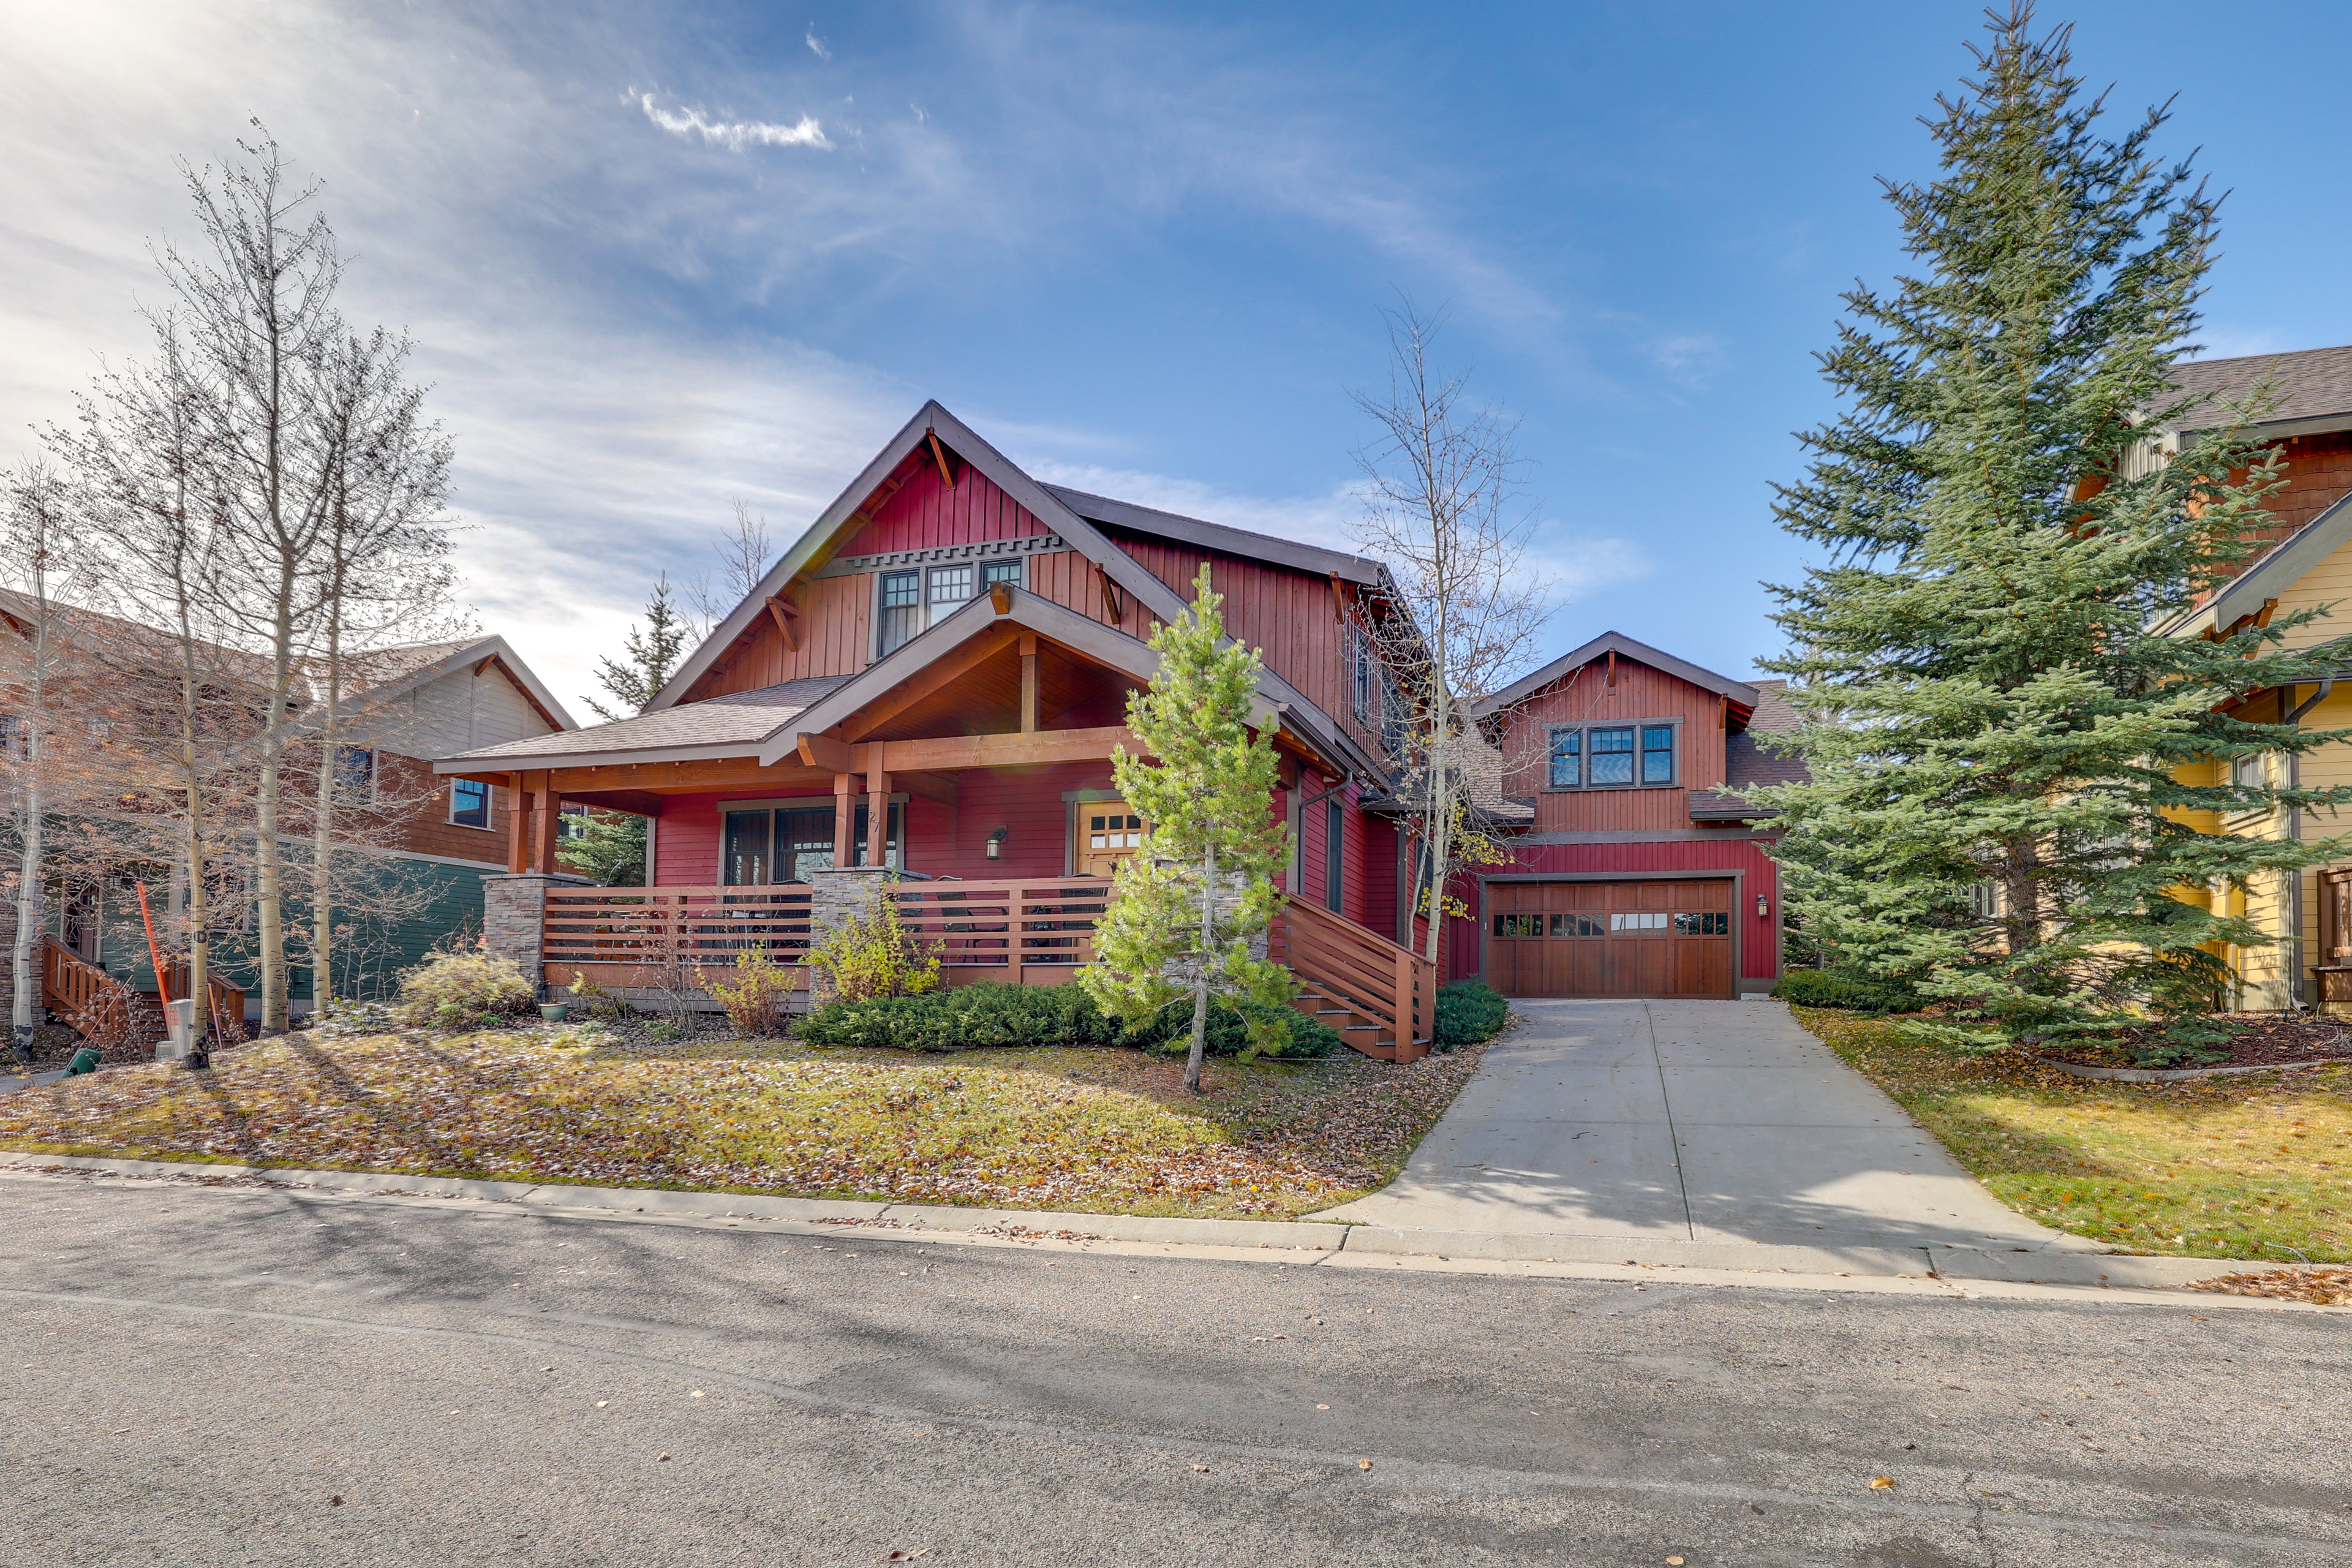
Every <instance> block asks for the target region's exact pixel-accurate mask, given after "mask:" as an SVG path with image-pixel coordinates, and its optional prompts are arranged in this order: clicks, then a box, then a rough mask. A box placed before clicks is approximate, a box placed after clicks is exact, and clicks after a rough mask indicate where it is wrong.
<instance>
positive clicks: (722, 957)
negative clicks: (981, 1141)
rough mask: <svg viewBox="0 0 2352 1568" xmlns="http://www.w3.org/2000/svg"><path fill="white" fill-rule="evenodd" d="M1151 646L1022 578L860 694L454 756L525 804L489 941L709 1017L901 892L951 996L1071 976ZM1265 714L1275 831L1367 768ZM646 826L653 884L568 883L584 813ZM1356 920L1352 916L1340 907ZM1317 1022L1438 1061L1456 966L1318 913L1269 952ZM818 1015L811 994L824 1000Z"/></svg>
mask: <svg viewBox="0 0 2352 1568" xmlns="http://www.w3.org/2000/svg"><path fill="white" fill-rule="evenodd" d="M1157 658H1158V656H1157V655H1155V654H1153V653H1152V651H1151V649H1150V647H1149V646H1148V645H1147V644H1145V643H1143V642H1140V641H1139V640H1138V639H1136V638H1134V637H1129V636H1127V635H1126V634H1124V633H1122V632H1119V631H1117V630H1115V629H1113V628H1110V627H1108V626H1103V625H1101V624H1099V623H1097V622H1094V621H1091V620H1088V619H1087V618H1086V617H1084V616H1077V615H1075V614H1074V613H1072V612H1070V611H1069V610H1066V609H1065V608H1063V607H1062V606H1060V605H1055V604H1052V603H1049V602H1047V601H1045V600H1043V599H1039V598H1037V597H1036V596H1034V595H1029V594H1027V593H1024V592H1023V591H1021V590H1019V589H1015V588H1012V587H1008V586H1004V585H1002V584H1000V585H999V586H998V587H997V588H995V589H994V590H992V592H991V593H990V594H988V595H984V596H982V597H981V598H978V599H975V600H974V601H972V602H971V604H969V605H965V606H963V607H962V608H961V609H959V610H957V611H956V612H955V613H954V614H952V615H950V616H947V617H946V618H945V619H944V620H943V621H941V622H940V624H939V625H936V626H932V627H931V628H930V629H929V630H928V631H926V632H923V633H922V634H920V635H919V636H917V637H914V638H913V639H912V640H910V641H908V643H906V644H905V645H904V646H902V647H898V648H897V649H896V650H894V651H892V652H891V653H889V654H887V656H885V657H883V658H879V659H878V660H877V661H876V662H875V663H873V664H871V665H869V666H867V667H866V668H865V669H863V670H861V671H859V672H858V673H856V674H855V675H848V676H826V677H804V678H802V679H793V680H787V681H783V682H781V683H779V684H777V685H773V686H769V687H761V688H756V689H751V690H747V691H738V692H733V693H729V694H726V695H722V696H718V697H711V698H706V699H703V700H698V701H695V702H691V703H687V704H681V705H677V706H673V707H669V708H662V709H656V710H653V711H650V712H647V713H645V714H642V715H639V716H638V717H636V718H635V719H627V720H623V721H618V722H615V723H610V724H604V725H600V726H596V727H593V728H591V729H587V730H582V731H572V732H569V733H565V734H561V735H551V736H545V737H540V738H536V739H534V740H532V741H530V742H512V743H510V744H509V745H505V746H499V747H491V748H488V749H486V750H484V751H480V752H469V753H467V754H466V755H464V756H462V757H457V758H451V759H447V760H446V761H444V762H442V763H436V767H437V768H438V770H439V771H440V772H442V773H445V774H450V775H456V776H459V777H464V778H468V779H474V780H478V781H480V782H482V783H484V784H497V785H500V786H503V787H504V788H505V789H506V791H507V792H508V799H509V803H510V805H511V810H510V813H509V823H510V837H509V853H508V872H509V874H508V875H506V876H504V877H492V878H489V879H487V881H488V900H487V903H486V907H485V917H486V918H485V922H484V924H485V934H486V937H487V939H488V941H489V942H490V944H491V945H492V946H493V947H494V948H497V949H498V950H499V951H502V952H508V953H509V954H510V955H511V956H513V957H514V958H516V959H517V960H518V962H520V963H525V964H527V965H529V966H531V967H533V968H535V969H536V971H537V973H538V977H539V979H540V980H541V984H543V985H546V986H551V987H562V986H569V985H571V984H572V983H573V982H574V981H575V980H577V979H587V980H590V981H593V982H594V983H595V984H598V985H600V986H604V987H606V988H608V989H613V990H617V991H621V992H623V993H624V994H628V995H629V996H630V997H631V998H632V999H633V1000H636V1001H639V1002H640V1003H641V1004H642V1003H644V1002H646V1001H649V1000H653V999H656V998H659V999H662V1000H664V1001H667V1002H669V1003H670V1004H672V1005H677V1003H678V1002H679V1001H681V1000H691V999H693V998H698V997H703V998H707V996H708V994H709V984H710V982H711V980H712V979H714V978H715V977H716V972H717V971H718V970H720V969H723V968H724V967H726V966H728V965H730V964H732V963H734V961H735V958H736V955H737V954H739V953H740V952H746V951H761V952H766V953H768V954H769V955H770V956H771V957H772V958H773V959H774V960H775V962H777V963H780V964H784V965H787V966H790V967H792V968H793V970H794V973H795V975H796V977H797V978H798V980H799V982H800V984H801V987H802V993H801V994H802V996H803V999H805V997H806V995H807V991H806V985H807V975H806V969H805V963H804V961H805V959H806V956H807V953H808V951H809V949H810V947H811V945H812V944H813V943H814V942H821V941H823V940H824V932H825V931H828V930H830V929H832V927H833V926H835V924H837V923H838V922H839V921H840V920H841V919H842V918H844V915H845V912H846V911H849V910H853V909H855V910H861V911H862V910H868V909H871V908H872V907H873V902H874V900H876V899H877V898H887V899H888V900H891V901H892V902H893V903H895V904H896V906H897V908H898V911H899V915H900V917H901V919H902V920H903V921H905V922H906V924H907V926H908V928H909V929H910V930H911V931H913V932H915V933H916V935H917V936H918V938H919V940H920V941H921V942H923V943H924V944H925V946H926V947H928V948H929V949H931V950H933V951H935V952H937V953H938V955H939V956H940V961H941V963H942V967H943V971H944V976H945V979H946V982H947V984H971V983H972V982H974V981H980V980H998V981H1005V982H1010V983H1012V984H1032V985H1040V984H1043V985H1050V984H1061V983H1063V982H1065V981H1066V980H1068V979H1069V978H1070V977H1071V976H1072V975H1074V974H1075V973H1076V972H1077V970H1078V969H1079V968H1080V967H1081V966H1082V965H1084V964H1086V963H1088V962H1090V961H1091V960H1092V957H1093V932H1094V925H1095V920H1096V918H1097V916H1099V915H1101V914H1102V913H1103V911H1104V910H1105V909H1106V908H1107V907H1108V898H1109V894H1110V885H1109V878H1110V874H1111V872H1112V869H1113V868H1114V867H1115V866H1116V864H1117V862H1118V859H1119V858H1122V857H1123V856H1125V855H1129V854H1132V853H1133V852H1134V851H1135V848H1136V847H1137V846H1138V844H1139V842H1140V839H1141V829H1142V826H1143V824H1142V821H1141V819H1140V818H1139V817H1138V816H1135V815H1133V813H1132V812H1131V811H1129V808H1128V807H1127V805H1126V803H1125V802H1124V801H1122V800H1120V799H1119V798H1118V790H1117V788H1116V786H1115V784H1114V782H1113V771H1112V765H1111V757H1112V753H1113V752H1114V751H1115V750H1117V749H1119V748H1124V749H1126V750H1128V751H1129V752H1138V753H1139V752H1142V751H1143V749H1144V748H1143V747H1142V746H1141V744H1140V743H1139V742H1138V741H1137V740H1136V738H1135V737H1134V735H1132V734H1131V733H1130V732H1129V731H1127V730H1126V729H1125V728H1124V727H1123V726H1121V725H1119V724H1118V723H1117V722H1116V721H1117V720H1118V718H1119V717H1121V716H1122V715H1123V713H1124V711H1125V706H1126V702H1127V699H1128V696H1129V693H1130V692H1131V691H1133V690H1134V689H1137V688H1139V687H1140V686H1142V685H1143V684H1144V683H1145V682H1147V681H1148V680H1149V679H1150V677H1151V674H1152V671H1153V670H1154V669H1155V668H1156V667H1157ZM1285 695H1286V694H1285V693H1283V692H1281V691H1279V690H1277V691H1276V693H1275V694H1274V695H1273V696H1272V697H1267V698H1262V699H1261V700H1260V702H1259V704H1258V721H1259V722H1261V723H1262V724H1263V726H1264V728H1265V732H1266V733H1268V734H1269V735H1270V736H1271V738H1272V739H1273V741H1274V742H1275V745H1276V749H1277V751H1278V752H1279V753H1280V755H1281V757H1282V783H1281V786H1280V787H1279V788H1278V789H1277V790H1276V795H1275V797H1274V798H1272V799H1270V800H1269V801H1268V803H1267V809H1268V811H1269V812H1274V813H1282V814H1287V815H1289V816H1291V817H1292V819H1293V820H1294V821H1296V820H1297V817H1298V814H1299V813H1300V811H1301V810H1303V809H1304V802H1305V800H1306V799H1307V798H1308V797H1309V795H1310V792H1311V793H1312V798H1315V799H1317V800H1322V799H1324V798H1326V797H1328V796H1329V795H1331V794H1332V792H1333V791H1334V790H1335V789H1337V787H1338V786H1339V784H1340V783H1341V782H1342V781H1343V780H1344V779H1345V778H1346V777H1347V776H1348V774H1349V773H1350V772H1351V771H1354V770H1353V768H1352V766H1351V763H1350V761H1349V759H1348V758H1347V757H1346V756H1344V755H1343V754H1342V752H1341V748H1340V747H1339V746H1338V745H1337V744H1336V743H1335V742H1333V740H1332V739H1331V738H1330V736H1328V734H1325V733H1324V732H1323V731H1322V730H1321V728H1320V727H1319V726H1318V725H1317V724H1316V723H1314V722H1313V721H1312V720H1311V719H1310V718H1309V717H1307V710H1306V709H1305V707H1304V706H1303V705H1299V704H1295V703H1290V702H1288V701H1286V700H1277V699H1282V698H1284V697H1285ZM574 802H577V803H583V804H586V805H593V806H599V807H604V808H606V809H609V810H615V811H622V812H627V813H631V814H634V815H636V816H643V817H646V818H647V819H648V822H649V826H648V839H649V843H648V854H647V864H648V868H649V869H648V876H647V878H646V880H647V882H648V883H649V884H650V885H649V886H646V887H642V888H605V887H591V886H588V885H585V884H584V883H583V882H582V881H581V880H580V879H573V878H570V877H567V876H565V875H564V874H563V872H562V868H561V865H560V858H559V852H560V838H559V828H560V826H561V823H562V811H563V808H564V806H565V805H567V804H571V803H574ZM1333 901H1335V902H1336V901H1337V900H1333ZM1270 950H1271V952H1272V953H1273V955H1274V956H1275V957H1276V958H1277V959H1278V960H1280V961H1281V962H1283V963H1286V964H1288V965H1289V966H1290V967H1291V968H1292V970H1293V971H1294V972H1295V973H1297V974H1298V975H1299V977H1300V980H1301V983H1302V984H1303V985H1304V986H1306V987H1307V994H1306V995H1305V996H1304V997H1302V1000H1301V1004H1300V1005H1301V1006H1302V1007H1304V1008H1306V1009H1307V1011H1309V1012H1312V1013H1316V1014H1318V1015H1320V1016H1323V1017H1324V1021H1325V1022H1327V1023H1328V1024H1330V1025H1331V1026H1333V1027H1334V1028H1335V1029H1337V1030H1338V1031H1339V1034H1340V1036H1341V1037H1342V1038H1343V1039H1345V1040H1346V1041H1347V1042H1348V1043H1349V1045H1350V1046H1353V1047H1356V1048H1357V1049H1359V1050H1362V1051H1364V1052H1365V1053H1366V1054H1368V1055H1374V1056H1380V1057H1383V1058H1391V1059H1405V1060H1410V1059H1412V1058H1415V1057H1417V1056H1419V1055H1421V1054H1423V1051H1425V1049H1426V1042H1427V1040H1428V1039H1429V1037H1430V1026H1431V1022H1432V1020H1433V1016H1434V1007H1435V1002H1434V994H1435V990H1436V976H1435V972H1434V968H1433V965H1430V964H1428V963H1424V962H1423V961H1421V960H1419V959H1417V958H1415V957H1414V955H1412V953H1410V952H1406V951H1405V950H1404V949H1402V948H1401V947H1399V946H1397V945H1396V944H1395V943H1394V942H1389V941H1388V940H1386V939H1385V938H1382V937H1381V936H1378V935H1376V934H1375V933H1374V932H1372V931H1370V930H1368V929H1366V928H1365V927H1363V926H1361V925H1359V924H1356V923H1354V922H1352V921H1348V920H1344V919H1342V918H1340V917H1339V915H1338V914H1335V913H1331V912H1329V911H1327V910H1323V909H1318V908H1313V907H1311V906H1309V905H1307V904H1306V903H1303V902H1301V903H1297V904H1295V905H1294V906H1293V907H1292V908H1291V909H1290V910H1288V911H1287V912H1286V914H1285V915H1284V916H1283V917H1282V918H1281V919H1280V920H1279V921H1277V925H1276V931H1274V932H1273V933H1272V936H1271V938H1270ZM803 1005H805V1001H804V1000H803Z"/></svg>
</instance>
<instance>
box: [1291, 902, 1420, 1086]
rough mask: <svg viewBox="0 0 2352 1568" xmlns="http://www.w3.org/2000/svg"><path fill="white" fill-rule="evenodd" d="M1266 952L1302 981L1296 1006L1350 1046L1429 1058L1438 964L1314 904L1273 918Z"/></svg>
mask: <svg viewBox="0 0 2352 1568" xmlns="http://www.w3.org/2000/svg"><path fill="white" fill-rule="evenodd" d="M1267 953H1268V955H1269V956H1270V957H1272V958H1273V959H1274V960H1275V961H1276V963H1281V964H1283V965H1284V966H1286V968H1288V969H1289V971H1290V973H1292V974H1293V975H1295V976H1297V980H1298V995H1297V998H1296V1001H1295V1004H1294V1005H1296V1006H1297V1008H1298V1010H1299V1011H1300V1012H1302V1013H1305V1014H1306V1015H1307V1016H1309V1017H1311V1018H1315V1019H1318V1020H1319V1021H1320V1022H1322V1023H1324V1024H1327V1025H1328V1026H1330V1027H1331V1028H1332V1029H1333V1030H1335V1031H1336V1032H1337V1033H1338V1034H1339V1038H1341V1039H1342V1040H1344V1041H1346V1042H1347V1043H1348V1045H1349V1047H1352V1048H1354V1049H1356V1050H1358V1051H1361V1052H1362V1053H1363V1054H1364V1055H1366V1056H1368V1057H1375V1058H1379V1059H1380V1060H1381V1061H1391V1062H1410V1061H1418V1060H1419V1059H1420V1058H1423V1057H1425V1056H1427V1055H1428V1054H1429V1050H1430V1043H1431V1034H1432V1030H1433V1024H1434V1022H1435V1019H1436V1016H1437V965H1436V964H1434V963H1431V962H1430V961H1429V960H1427V959H1425V958H1423V957H1421V956H1420V955H1419V954H1417V953H1415V952H1412V951H1410V950H1409V949H1406V948H1402V947H1399V946H1398V945H1397V944H1396V943H1395V942H1391V941H1389V940H1388V939H1387V938H1386V937H1384V936H1381V934H1379V933H1378V932H1377V931H1368V930H1366V929H1365V928H1364V927H1362V926H1360V925H1358V924H1356V922H1355V921H1350V920H1344V919H1342V918H1340V917H1339V916H1338V915H1335V914H1333V913H1331V912H1330V911H1329V910H1324V909H1319V908H1318V907H1317V906H1315V905H1313V904H1306V903H1298V902H1295V901H1294V902H1292V903H1290V904H1289V905H1287V906H1286V908H1285V909H1284V910H1283V911H1282V913H1281V914H1279V915H1277V916H1276V917H1275V921H1274V925H1273V928H1272V929H1271V931H1269V932H1268V934H1267Z"/></svg>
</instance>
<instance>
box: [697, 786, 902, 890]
mask: <svg viewBox="0 0 2352 1568" xmlns="http://www.w3.org/2000/svg"><path fill="white" fill-rule="evenodd" d="M868 820H869V818H868V817H867V815H866V806H865V805H863V804H861V805H859V806H858V807H857V809H856V812H855V813H853V814H852V820H851V823H850V834H851V839H850V851H849V863H850V864H851V865H853V866H863V865H865V864H866V823H867V821H868ZM906 826H907V825H906V808H905V807H904V806H901V805H893V806H892V807H891V808H890V816H889V821H888V823H887V826H886V829H885V832H886V836H887V837H886V841H885V844H884V847H883V856H882V858H883V863H884V864H885V865H887V866H888V867H889V868H891V869H892V870H894V871H895V870H897V869H898V868H899V863H900V862H899V845H900V841H901V840H902V838H903V837H904V836H905V833H906ZM832 864H833V808H832V807H831V806H830V805H823V806H799V807H786V808H784V809H783V810H781V811H779V810H772V809H770V808H768V807H765V806H760V807H754V808H751V809H747V810H742V811H730V812H729V813H728V814H727V819H726V822H725V823H724V824H723V825H722V834H721V837H720V843H719V868H720V869H721V870H722V871H723V872H724V873H725V875H726V879H727V885H728V886H729V887H732V888H756V887H764V886H769V885H772V884H774V883H779V882H805V881H807V880H808V879H809V873H810V872H812V871H820V870H823V869H824V868H827V867H829V866H831V865H832Z"/></svg>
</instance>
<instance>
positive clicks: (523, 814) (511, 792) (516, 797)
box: [501, 773, 530, 873]
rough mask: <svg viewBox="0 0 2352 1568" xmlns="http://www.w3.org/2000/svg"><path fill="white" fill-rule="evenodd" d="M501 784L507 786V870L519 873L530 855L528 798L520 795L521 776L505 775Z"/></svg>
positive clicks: (502, 776) (516, 774) (518, 774)
mask: <svg viewBox="0 0 2352 1568" xmlns="http://www.w3.org/2000/svg"><path fill="white" fill-rule="evenodd" d="M501 782H503V783H504V784H506V786H507V870H508V871H509V873H513V872H518V871H520V870H521V869H522V868H523V866H524V864H525V863H526V862H527V860H528V859H529V858H530V796H529V795H525V794H523V793H522V775H521V774H520V773H506V774H503V775H501Z"/></svg>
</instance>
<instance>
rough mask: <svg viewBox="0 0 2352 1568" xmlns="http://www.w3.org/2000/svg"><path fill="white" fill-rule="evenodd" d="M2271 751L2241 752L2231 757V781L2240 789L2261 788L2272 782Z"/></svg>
mask: <svg viewBox="0 0 2352 1568" xmlns="http://www.w3.org/2000/svg"><path fill="white" fill-rule="evenodd" d="M2269 763H2270V753H2269V752H2239V753H2238V754H2237V755H2236V756H2234V757H2232V758H2231V759H2230V782H2231V784H2235V785H2237V787H2238V788H2240V789H2260V788H2262V787H2263V785H2264V784H2268V783H2269V782H2270V779H2269V773H2270V767H2269Z"/></svg>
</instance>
